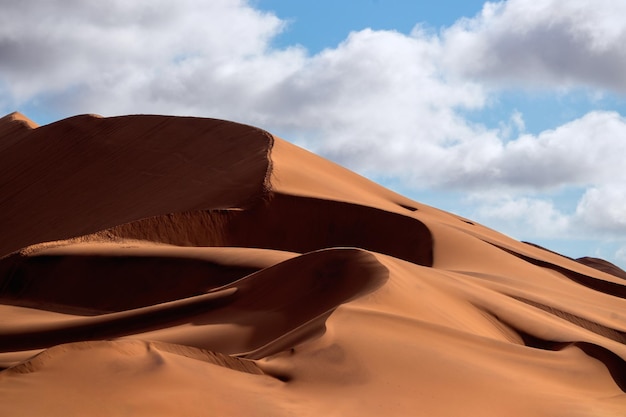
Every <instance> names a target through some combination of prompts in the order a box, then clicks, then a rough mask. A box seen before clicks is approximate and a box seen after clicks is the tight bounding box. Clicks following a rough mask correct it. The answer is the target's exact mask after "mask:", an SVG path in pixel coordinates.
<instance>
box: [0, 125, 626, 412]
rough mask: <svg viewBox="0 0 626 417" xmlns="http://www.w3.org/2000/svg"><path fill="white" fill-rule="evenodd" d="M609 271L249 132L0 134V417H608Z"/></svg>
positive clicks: (205, 128) (71, 129) (615, 340)
mask: <svg viewBox="0 0 626 417" xmlns="http://www.w3.org/2000/svg"><path fill="white" fill-rule="evenodd" d="M625 278H626V272H624V271H622V270H621V269H619V268H618V267H616V266H615V265H612V264H610V263H608V262H606V261H602V260H598V259H595V258H582V259H579V260H574V259H570V258H567V257H564V256H561V255H559V254H556V253H554V252H551V251H548V250H545V249H543V248H540V247H537V246H534V245H530V244H526V243H522V242H518V241H515V240H513V239H511V238H509V237H507V236H505V235H502V234H500V233H498V232H496V231H494V230H491V229H489V228H486V227H484V226H482V225H480V224H477V223H475V222H473V221H470V220H468V219H464V218H461V217H458V216H456V215H454V214H451V213H447V212H444V211H441V210H438V209H436V208H433V207H430V206H427V205H424V204H421V203H418V202H415V201H412V200H410V199H408V198H406V197H403V196H401V195H398V194H396V193H394V192H392V191H390V190H387V189H385V188H383V187H381V186H379V185H377V184H375V183H373V182H371V181H369V180H367V179H365V178H363V177H361V176H359V175H357V174H355V173H353V172H350V171H348V170H346V169H344V168H342V167H340V166H338V165H336V164H333V163H331V162H329V161H327V160H325V159H323V158H321V157H319V156H316V155H314V154H312V153H310V152H307V151H305V150H303V149H301V148H298V147H296V146H294V145H292V144H290V143H289V142H287V141H284V140H282V139H280V138H278V137H275V136H273V135H271V134H270V133H268V132H265V131H263V130H261V129H258V128H255V127H251V126H245V125H241V124H237V123H233V122H228V121H222V120H214V119H202V118H190V117H167V116H123V117H112V118H102V117H99V116H94V115H82V116H75V117H71V118H68V119H65V120H61V121H59V122H56V123H52V124H50V125H45V126H40V127H38V126H37V125H36V124H35V123H33V122H32V121H30V120H29V119H28V118H26V117H25V116H23V115H21V114H19V113H13V114H10V115H8V116H5V117H3V118H2V119H0V317H1V318H2V319H1V320H0V369H2V370H1V371H0V415H1V416H39V415H41V416H68V415H81V416H122V415H124V416H126V415H132V416H174V415H176V416H271V417H275V416H381V415H383V416H429V417H430V416H480V417H484V416H498V417H501V416H551V417H554V416H563V417H571V416H580V417H582V416H625V415H626V394H625V392H626V313H625V312H626V281H625V280H624V279H625Z"/></svg>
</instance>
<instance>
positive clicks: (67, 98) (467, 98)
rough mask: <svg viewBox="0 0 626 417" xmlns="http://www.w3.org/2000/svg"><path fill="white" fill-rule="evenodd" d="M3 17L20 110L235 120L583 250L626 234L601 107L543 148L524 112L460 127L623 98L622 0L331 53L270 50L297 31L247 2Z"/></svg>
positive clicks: (0, 73)
mask: <svg viewBox="0 0 626 417" xmlns="http://www.w3.org/2000/svg"><path fill="white" fill-rule="evenodd" d="M2 10H3V12H2V14H0V97H2V98H1V99H0V106H1V107H3V108H4V112H5V113H6V112H9V111H12V110H14V109H15V108H32V109H47V111H48V112H49V113H53V114H54V115H55V116H56V117H63V116H68V115H71V114H75V113H85V112H92V113H100V114H103V115H116V114H125V113H167V114H179V115H183V114H184V115H195V116H206V117H218V118H227V119H231V120H236V121H240V122H244V123H250V124H254V125H257V126H260V127H263V128H266V129H268V130H270V131H272V132H274V133H278V134H281V135H283V136H285V137H286V138H288V139H290V140H295V141H297V142H299V143H300V144H303V145H305V146H306V147H308V148H309V149H312V150H314V151H316V152H319V153H321V154H323V155H324V156H327V157H329V158H331V159H334V160H336V161H337V162H339V163H342V164H344V165H347V166H348V167H350V168H352V169H355V170H357V171H359V172H361V173H365V174H368V175H370V176H377V177H392V178H396V179H398V180H400V181H402V182H403V183H404V184H405V185H406V186H407V187H410V188H414V189H422V190H424V189H438V190H444V191H445V190H456V191H464V192H468V193H470V194H471V193H474V194H475V195H479V194H480V192H481V190H485V189H488V190H489V191H490V193H492V194H495V195H498V196H501V198H499V199H496V200H494V199H493V198H492V199H482V200H481V199H479V198H475V199H474V200H472V201H473V204H474V206H475V207H476V210H475V212H476V213H477V214H478V215H480V216H481V219H480V220H486V221H489V219H498V218H499V217H502V216H504V215H506V216H509V217H510V218H514V217H515V216H516V215H517V216H523V217H524V218H525V219H527V220H526V221H527V222H530V223H529V228H531V229H533V230H537V231H538V232H539V231H544V232H545V231H547V230H551V231H552V233H565V234H568V235H570V236H574V235H576V233H578V234H587V235H589V234H590V233H591V234H592V235H594V236H616V235H618V234H619V233H623V232H624V231H626V226H625V223H624V218H626V213H625V212H624V209H623V207H626V204H625V203H626V194H625V193H624V192H623V191H622V189H623V187H622V184H623V183H624V181H625V180H626V174H624V170H623V169H622V161H621V160H622V158H623V155H626V119H624V117H623V116H622V115H620V114H619V113H617V112H611V111H594V112H590V113H588V114H586V115H585V116H583V117H581V118H578V119H575V120H571V121H570V122H568V123H566V124H564V125H561V126H556V127H555V128H554V129H553V130H548V131H544V132H540V133H538V134H529V133H526V132H525V131H524V120H523V115H522V114H520V113H519V112H513V113H512V114H511V118H510V120H505V121H503V122H502V123H501V125H500V126H499V127H498V128H487V127H486V126H484V125H481V124H479V123H475V122H471V121H469V120H468V119H467V118H466V117H464V116H463V114H464V112H465V111H468V110H478V111H480V110H484V109H486V106H487V104H488V103H489V102H490V100H492V99H493V97H494V96H495V97H497V95H498V94H499V92H500V91H502V89H507V88H515V89H526V88H535V89H544V90H550V91H555V92H559V93H563V92H564V91H565V92H567V91H570V90H575V89H587V90H590V91H598V92H603V91H609V92H613V93H617V94H622V93H624V92H626V49H624V48H623V45H625V44H626V23H625V21H624V19H623V18H622V16H624V15H626V4H624V3H621V2H615V1H612V0H596V1H582V0H578V1H568V2H562V1H556V0H546V1H542V2H533V1H530V0H509V1H506V2H499V3H486V4H485V6H484V7H483V9H482V11H481V12H480V13H479V14H477V15H476V16H475V17H473V18H465V19H462V20H460V21H458V22H457V23H456V24H454V25H453V26H451V27H449V28H446V29H443V30H442V31H441V32H439V33H433V32H429V31H427V30H424V29H423V28H422V27H421V26H419V25H418V26H416V28H415V29H414V30H413V31H412V32H411V33H410V34H402V33H398V32H393V31H373V30H370V29H363V30H360V31H356V32H353V33H350V34H349V35H347V37H346V39H345V40H344V41H343V42H342V43H341V44H339V45H338V46H336V47H334V48H329V49H326V50H324V51H322V52H320V53H318V54H309V53H308V52H307V50H306V49H305V48H304V47H302V46H298V45H294V46H292V47H289V48H274V47H272V41H273V40H274V39H275V38H276V37H277V36H279V34H280V33H281V31H282V30H284V28H285V25H286V22H284V21H282V20H281V19H280V18H278V17H277V16H275V15H274V14H271V13H266V12H261V11H259V10H256V9H255V8H254V7H253V6H252V4H251V3H248V2H246V1H244V0H214V1H211V2H206V1H194V0H180V1H178V2H176V3H174V2H169V1H154V0H151V1H148V0H138V1H134V2H124V1H111V2H106V3H104V2H83V1H66V0H63V1H61V0H47V1H44V0H40V1H30V2H28V4H26V3H25V2H9V1H2ZM51 109H53V110H51ZM572 187H575V188H578V189H582V190H583V191H582V193H581V197H580V198H579V200H578V201H577V202H576V203H575V205H574V206H573V207H571V209H570V210H569V212H566V211H562V210H559V209H557V208H555V205H554V204H553V202H552V201H551V200H550V195H551V194H550V193H552V192H555V190H556V191H558V190H563V189H567V188H572ZM516 213H517V214H516ZM574 230H577V231H579V232H576V233H575V232H574Z"/></svg>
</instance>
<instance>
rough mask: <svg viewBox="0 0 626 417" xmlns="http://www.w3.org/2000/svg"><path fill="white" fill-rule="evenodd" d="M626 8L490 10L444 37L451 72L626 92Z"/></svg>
mask: <svg viewBox="0 0 626 417" xmlns="http://www.w3.org/2000/svg"><path fill="white" fill-rule="evenodd" d="M623 16H626V2H623V1H614V0H595V1H584V0H568V1H561V0H542V1H529V0H508V1H506V2H504V1H503V2H498V3H486V4H485V5H484V7H483V10H482V13H480V14H479V15H478V16H477V17H475V18H473V19H462V20H460V21H458V22H457V23H456V24H455V25H453V26H452V27H450V28H448V29H447V30H445V31H444V33H443V38H444V42H445V45H446V48H447V50H448V51H447V56H446V57H445V59H446V61H447V65H448V68H450V69H451V70H452V71H454V72H456V73H459V74H461V75H463V76H470V77H476V78H478V79H482V80H484V81H487V82H490V83H493V82H500V83H502V84H503V85H509V86H513V87H515V86H519V85H520V84H523V85H534V86H537V87H548V88H554V87H555V86H560V87H562V88H569V87H576V86H591V87H603V88H608V89H615V90H618V91H621V92H626V71H625V69H626V49H624V47H623V45H625V44H626V24H625V23H624V19H623Z"/></svg>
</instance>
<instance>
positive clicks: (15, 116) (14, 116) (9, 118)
mask: <svg viewBox="0 0 626 417" xmlns="http://www.w3.org/2000/svg"><path fill="white" fill-rule="evenodd" d="M7 122H9V123H10V122H19V123H22V124H23V125H24V126H26V127H28V128H30V129H36V128H38V127H39V125H38V124H37V123H35V122H34V121H32V120H31V119H29V118H28V117H26V116H25V115H23V114H22V113H20V112H18V111H14V112H13V113H9V114H7V115H6V116H4V117H2V118H0V124H3V123H7Z"/></svg>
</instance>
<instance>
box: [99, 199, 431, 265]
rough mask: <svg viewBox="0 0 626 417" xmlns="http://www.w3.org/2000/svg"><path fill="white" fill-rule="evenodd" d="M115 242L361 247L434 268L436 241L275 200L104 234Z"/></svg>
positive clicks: (402, 220)
mask: <svg viewBox="0 0 626 417" xmlns="http://www.w3.org/2000/svg"><path fill="white" fill-rule="evenodd" d="M102 234H103V235H106V236H107V237H109V238H112V239H120V238H122V239H139V240H150V241H156V242H162V243H168V244H173V245H183V246H184V245H194V246H236V247H250V248H264V249H278V250H284V251H291V252H299V253H304V252H310V251H314V250H318V249H323V248H329V247H337V246H344V247H358V248H363V249H367V250H371V251H374V252H379V253H384V254H386V255H390V256H393V257H396V258H399V259H403V260H406V261H409V262H413V263H416V264H419V265H426V266H430V265H431V264H432V258H433V254H432V251H433V243H432V236H431V234H430V231H429V230H428V228H427V227H426V226H425V225H424V223H422V222H421V221H419V220H417V219H415V218H411V217H407V216H403V215H400V214H397V213H392V212H387V211H384V210H380V209H375V208H371V207H367V206H361V205H357V204H350V203H345V202H341V201H330V200H321V199H316V198H310V197H298V196H289V195H284V194H277V193H274V194H272V197H271V199H270V200H268V201H266V202H264V203H262V204H258V205H256V206H254V207H251V208H250V209H247V210H214V211H197V212H187V213H177V214H170V215H166V216H160V217H154V218H149V219H144V220H139V221H137V222H133V223H128V224H125V225H121V226H119V227H115V228H112V229H109V230H106V231H104V232H102Z"/></svg>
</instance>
